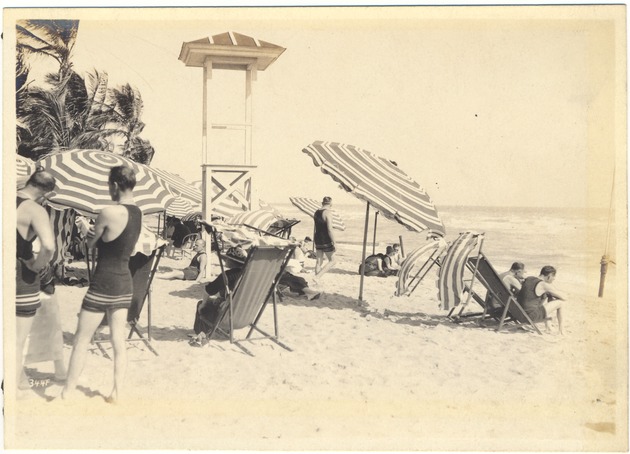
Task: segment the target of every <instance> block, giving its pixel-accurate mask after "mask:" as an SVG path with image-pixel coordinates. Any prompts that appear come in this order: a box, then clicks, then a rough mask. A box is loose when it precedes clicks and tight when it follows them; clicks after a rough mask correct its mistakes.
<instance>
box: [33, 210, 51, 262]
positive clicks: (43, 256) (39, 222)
mask: <svg viewBox="0 0 630 454" xmlns="http://www.w3.org/2000/svg"><path fill="white" fill-rule="evenodd" d="M36 208H37V209H33V210H32V217H31V228H32V229H33V231H34V232H35V234H36V235H37V237H38V238H39V244H40V246H39V253H38V254H37V257H36V258H35V260H34V261H33V262H31V263H30V264H29V265H28V267H29V268H30V269H31V270H33V271H36V272H39V271H41V270H42V269H44V268H45V267H46V266H47V265H48V263H49V262H50V259H51V258H52V255H53V252H55V236H54V234H53V231H52V228H51V227H50V219H49V218H48V213H47V212H46V210H45V209H43V208H42V207H40V206H39V205H38V206H36Z"/></svg>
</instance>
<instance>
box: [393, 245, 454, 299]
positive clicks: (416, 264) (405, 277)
mask: <svg viewBox="0 0 630 454" xmlns="http://www.w3.org/2000/svg"><path fill="white" fill-rule="evenodd" d="M447 247H448V245H447V243H446V241H444V239H443V238H439V239H431V240H429V241H428V242H427V243H425V244H423V245H422V246H420V247H418V248H416V249H414V250H413V251H411V253H410V254H409V255H407V256H406V257H405V260H404V261H403V262H402V265H401V266H400V271H398V284H397V290H396V296H401V295H405V294H406V293H407V291H408V288H407V285H408V283H409V278H410V276H411V272H412V270H414V269H418V268H421V267H422V266H423V265H424V263H426V261H427V260H428V259H429V257H431V254H433V252H435V254H434V255H433V257H434V258H435V259H437V258H438V257H440V256H441V255H442V253H443V252H444V251H445V250H446V248H447Z"/></svg>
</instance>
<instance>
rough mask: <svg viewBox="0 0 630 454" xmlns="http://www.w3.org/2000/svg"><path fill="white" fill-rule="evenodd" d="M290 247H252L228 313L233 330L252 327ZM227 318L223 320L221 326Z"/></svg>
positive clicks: (269, 293)
mask: <svg viewBox="0 0 630 454" xmlns="http://www.w3.org/2000/svg"><path fill="white" fill-rule="evenodd" d="M291 250H292V248H291V247H256V248H253V249H252V250H251V251H250V253H249V258H248V260H247V265H246V267H245V270H244V272H243V276H242V277H241V281H240V283H239V284H238V286H237V288H236V290H235V291H234V295H233V300H232V303H233V304H232V311H233V320H232V323H233V325H234V329H240V328H243V327H245V326H248V325H249V324H251V323H253V321H254V319H255V318H256V315H258V312H259V311H260V309H261V307H262V305H263V304H264V303H265V301H267V299H268V298H269V296H270V295H271V291H272V284H273V282H274V278H275V277H276V276H277V275H278V273H279V272H280V268H281V266H282V263H283V262H284V259H285V258H286V256H287V254H288V253H289V251H291ZM227 322H228V317H227V316H226V317H225V318H224V322H223V323H224V325H226V324H227Z"/></svg>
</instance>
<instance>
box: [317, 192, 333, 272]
mask: <svg viewBox="0 0 630 454" xmlns="http://www.w3.org/2000/svg"><path fill="white" fill-rule="evenodd" d="M331 206H332V199H331V198H330V197H328V196H326V197H324V199H323V200H322V207H321V208H320V209H319V210H317V211H316V212H315V214H314V215H313V219H314V221H315V250H316V262H315V279H319V278H320V277H322V276H323V275H324V273H326V272H328V271H329V270H330V269H331V268H332V267H333V266H334V265H335V263H336V262H335V259H334V255H335V236H334V234H333V228H332V214H331V213H330V207H331ZM324 256H325V257H326V260H327V261H328V263H326V265H325V266H323V264H324Z"/></svg>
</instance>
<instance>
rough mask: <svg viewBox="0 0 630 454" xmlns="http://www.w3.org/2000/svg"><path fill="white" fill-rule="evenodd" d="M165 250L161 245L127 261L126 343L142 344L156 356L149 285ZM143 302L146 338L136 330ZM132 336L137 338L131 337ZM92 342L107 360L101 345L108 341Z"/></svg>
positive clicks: (94, 340) (164, 246)
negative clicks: (130, 281)
mask: <svg viewBox="0 0 630 454" xmlns="http://www.w3.org/2000/svg"><path fill="white" fill-rule="evenodd" d="M165 248H166V245H162V246H160V247H159V248H157V249H154V250H153V251H152V253H151V254H150V255H148V256H147V255H144V254H141V253H137V254H135V255H133V256H132V257H131V258H130V259H129V269H130V270H131V276H132V278H133V296H132V297H131V306H130V307H129V312H128V313H127V323H129V326H130V330H129V335H128V336H127V342H142V343H143V344H144V345H146V346H147V348H148V349H149V350H151V352H153V353H154V354H155V355H156V356H158V353H157V351H156V350H155V349H154V348H153V346H152V345H151V283H152V282H153V277H154V276H155V272H156V270H157V267H158V264H159V263H160V258H161V257H162V254H163V253H164V249H165ZM145 301H146V302H147V336H146V337H144V336H143V335H142V333H141V332H140V330H139V329H138V322H139V319H140V314H141V313H142V309H143V308H144V303H145ZM104 321H105V323H106V319H104ZM134 334H135V335H136V336H137V338H134V337H133V336H134ZM92 342H93V343H94V344H96V346H97V347H98V348H99V350H100V351H101V353H102V354H103V356H105V357H107V358H109V355H108V354H107V351H106V350H105V349H104V348H103V346H102V345H101V344H104V343H110V342H111V341H110V339H98V340H97V339H93V340H92Z"/></svg>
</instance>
